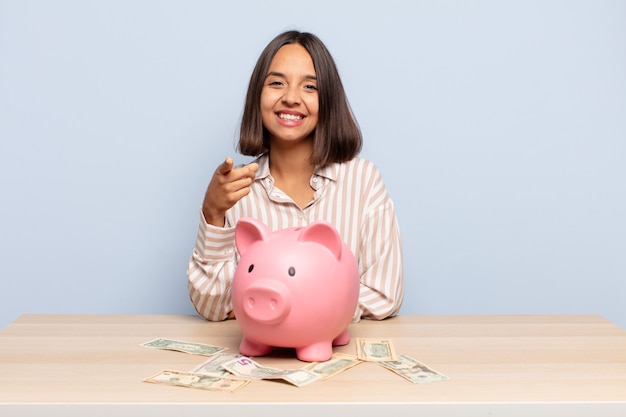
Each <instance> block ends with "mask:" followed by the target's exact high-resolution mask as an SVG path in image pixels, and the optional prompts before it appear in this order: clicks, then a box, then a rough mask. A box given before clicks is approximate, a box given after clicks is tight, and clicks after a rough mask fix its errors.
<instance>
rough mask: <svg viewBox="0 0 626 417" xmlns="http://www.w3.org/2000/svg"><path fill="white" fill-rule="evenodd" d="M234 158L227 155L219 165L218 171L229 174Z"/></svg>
mask: <svg viewBox="0 0 626 417" xmlns="http://www.w3.org/2000/svg"><path fill="white" fill-rule="evenodd" d="M233 163H234V162H233V158H231V157H230V156H229V157H227V158H226V159H225V160H224V162H222V164H221V165H220V166H219V167H217V172H219V173H220V174H228V173H229V172H230V171H231V170H232V169H233Z"/></svg>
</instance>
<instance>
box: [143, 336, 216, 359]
mask: <svg viewBox="0 0 626 417" xmlns="http://www.w3.org/2000/svg"><path fill="white" fill-rule="evenodd" d="M140 346H144V347H148V348H154V349H166V350H175V351H177V352H184V353H190V354H192V355H204V356H212V355H215V354H216V353H219V352H221V351H223V350H226V348H225V347H221V346H212V345H205V344H204V343H194V342H183V341H181V340H172V339H154V340H152V341H150V342H146V343H142V344H141V345H140Z"/></svg>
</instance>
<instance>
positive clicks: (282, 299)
mask: <svg viewBox="0 0 626 417" xmlns="http://www.w3.org/2000/svg"><path fill="white" fill-rule="evenodd" d="M242 295H243V297H242V306H243V311H244V312H245V313H246V314H247V315H248V316H249V317H250V318H252V319H253V320H255V321H258V322H262V323H266V324H270V323H276V322H279V321H281V320H282V319H284V318H285V317H286V316H287V315H288V314H289V311H290V310H291V296H290V291H289V289H288V288H287V287H286V286H285V285H283V284H282V283H280V282H278V281H272V280H259V281H257V282H255V283H254V284H252V285H250V286H249V287H248V288H247V289H246V290H245V291H244V292H243V294H242Z"/></svg>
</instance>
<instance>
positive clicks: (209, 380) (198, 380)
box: [144, 370, 250, 392]
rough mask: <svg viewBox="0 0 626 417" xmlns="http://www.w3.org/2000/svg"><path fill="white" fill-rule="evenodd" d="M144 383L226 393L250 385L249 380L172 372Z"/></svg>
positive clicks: (146, 380) (168, 371) (166, 372)
mask: <svg viewBox="0 0 626 417" xmlns="http://www.w3.org/2000/svg"><path fill="white" fill-rule="evenodd" d="M144 382H151V383H154V384H165V385H174V386H177V387H185V388H196V389H204V390H209V391H224V392H235V391H238V390H240V389H241V388H243V387H245V386H246V385H248V384H249V383H250V381H249V380H247V379H237V378H232V377H225V376H218V375H207V374H200V373H194V372H182V371H171V370H164V371H161V372H159V373H158V374H156V375H154V376H151V377H150V378H146V379H144Z"/></svg>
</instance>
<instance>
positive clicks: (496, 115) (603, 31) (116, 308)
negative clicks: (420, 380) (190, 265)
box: [0, 0, 626, 327]
mask: <svg viewBox="0 0 626 417" xmlns="http://www.w3.org/2000/svg"><path fill="white" fill-rule="evenodd" d="M294 28H295V29H300V30H305V31H311V32H314V33H316V34H317V35H319V36H320V37H321V38H322V40H324V41H325V43H326V44H327V46H328V48H329V49H330V50H331V52H332V53H333V55H334V56H335V58H336V61H337V64H338V66H339V69H340V72H341V75H342V77H343V80H344V83H345V87H346V89H347V92H348V95H349V98H350V101H351V104H352V107H353V110H354V111H355V113H356V115H357V118H358V120H359V122H360V125H361V127H362V129H363V133H364V136H365V148H364V150H363V153H362V156H364V157H366V158H368V159H371V160H373V161H374V162H375V163H376V164H377V165H378V166H379V168H380V170H381V172H382V174H383V177H384V179H385V182H386V184H387V187H388V189H389V192H390V193H391V196H392V198H393V199H394V201H395V203H396V207H397V212H398V217H399V221H400V224H401V231H402V234H403V242H404V251H405V257H406V259H405V271H406V298H405V303H404V306H403V308H402V311H401V312H402V313H404V314H457V313H458V314H482V313H487V314H527V313H528V314H535V313H541V314H544V313H567V314H569V313H583V314H588V313H593V314H596V313H597V314H601V315H603V316H605V317H606V318H608V319H610V320H612V321H614V322H616V323H617V324H619V325H621V326H622V327H626V303H625V300H626V256H625V255H626V220H625V214H626V186H625V180H626V163H625V162H626V2H625V1H617V0H614V1H610V0H588V1H566V0H562V1H555V0H535V1H533V0H524V1H513V0H507V1H488V0H483V1H465V0H458V1H452V0H448V1H432V0H427V1H416V0H407V1H389V0H387V1H376V2H374V1H338V0H334V1H320V0H318V1H314V2H295V3H294V2H292V1H285V2H281V1H276V2H257V1H252V0H247V1H243V0H240V1H228V2H225V1H219V2H218V1H173V0H172V1H152V0H146V1H78V0H77V1H69V0H66V1H18V0H15V1H8V0H0V143H1V145H0V146H1V148H0V170H1V177H0V181H1V183H0V186H1V193H0V198H1V206H0V257H1V261H0V297H1V299H0V327H3V326H5V325H7V324H8V323H10V322H11V321H12V320H14V319H15V318H17V317H18V316H19V315H20V314H23V313H185V314H193V313H194V310H193V307H192V306H191V303H190V302H189V299H188V295H187V288H186V266H187V260H188V258H189V255H190V253H191V250H192V247H193V244H194V241H195V237H196V229H197V222H198V215H199V206H200V203H201V200H202V197H203V194H204V190H205V188H206V185H207V183H208V181H209V179H210V177H211V174H212V173H213V171H214V169H215V167H216V166H217V165H218V164H219V163H220V162H221V161H222V160H223V159H224V157H225V156H227V155H232V156H235V152H234V149H235V148H234V143H235V139H236V135H237V128H238V123H239V120H240V116H241V110H242V105H243V100H244V95H245V91H246V87H247V83H248V78H249V75H250V72H251V70H252V67H253V65H254V63H255V61H256V59H257V57H258V55H259V53H260V52H261V50H262V48H263V47H264V46H265V44H266V43H267V42H268V41H269V40H270V39H271V38H273V37H274V36H275V35H276V34H278V33H279V32H282V31H283V30H286V29H294ZM236 160H237V162H244V161H245V159H244V158H242V157H240V156H237V157H236Z"/></svg>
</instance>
